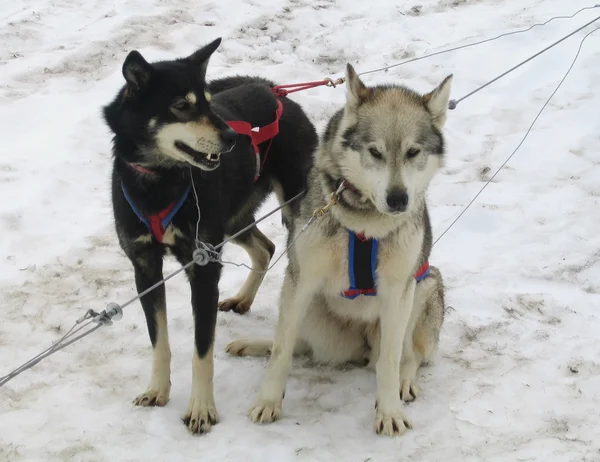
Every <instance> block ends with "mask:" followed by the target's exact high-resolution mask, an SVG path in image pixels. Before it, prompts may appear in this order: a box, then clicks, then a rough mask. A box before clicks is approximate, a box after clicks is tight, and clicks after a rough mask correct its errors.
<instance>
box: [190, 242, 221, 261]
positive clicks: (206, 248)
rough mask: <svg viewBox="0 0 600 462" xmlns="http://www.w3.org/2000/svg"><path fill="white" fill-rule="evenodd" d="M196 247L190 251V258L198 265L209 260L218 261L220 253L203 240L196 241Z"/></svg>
mask: <svg viewBox="0 0 600 462" xmlns="http://www.w3.org/2000/svg"><path fill="white" fill-rule="evenodd" d="M196 244H197V245H198V248H197V249H196V250H194V253H192V259H193V260H194V263H196V265H198V266H206V265H208V264H209V263H210V262H211V261H219V258H220V256H221V254H220V253H219V252H217V251H216V250H215V247H214V246H213V245H211V244H206V243H205V242H197V243H196Z"/></svg>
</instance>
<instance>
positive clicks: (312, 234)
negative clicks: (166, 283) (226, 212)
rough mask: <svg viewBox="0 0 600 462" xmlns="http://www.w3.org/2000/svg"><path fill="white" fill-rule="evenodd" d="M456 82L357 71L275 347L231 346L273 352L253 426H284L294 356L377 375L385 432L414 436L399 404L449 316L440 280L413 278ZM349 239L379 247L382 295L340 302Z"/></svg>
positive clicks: (294, 252)
mask: <svg viewBox="0 0 600 462" xmlns="http://www.w3.org/2000/svg"><path fill="white" fill-rule="evenodd" d="M450 82H451V80H450V78H447V79H446V80H444V82H443V83H442V84H441V85H440V86H439V87H438V88H436V89H435V90H433V91H432V92H431V93H429V94H426V95H419V94H417V93H415V92H414V91H412V90H409V89H407V88H405V87H401V86H392V85H388V86H378V87H373V88H368V87H366V86H365V85H364V84H363V83H362V82H361V81H360V79H359V78H358V76H357V75H356V73H355V72H354V69H352V67H351V66H350V65H349V66H348V72H347V87H348V98H347V103H346V106H345V107H344V108H343V109H342V110H340V111H338V112H337V113H336V114H335V115H334V116H333V117H332V119H331V120H330V122H329V124H328V126H327V128H326V130H325V133H324V136H323V138H322V140H321V144H320V146H319V149H318V151H317V153H316V156H315V167H314V168H313V169H312V171H311V173H310V174H309V177H308V191H307V194H306V196H305V197H304V198H303V199H302V202H301V205H300V210H299V212H298V213H297V214H296V215H295V216H294V218H293V221H292V224H291V230H290V238H294V236H295V237H297V239H296V240H295V241H294V245H293V246H292V248H291V250H290V253H289V264H288V267H287V270H286V275H285V280H284V285H283V288H282V293H281V300H280V315H279V320H278V324H277V330H276V336H275V340H274V341H273V342H272V343H271V342H269V341H264V340H261V341H256V340H247V339H244V340H238V341H236V342H233V343H231V344H230V345H229V346H228V347H227V350H228V351H229V352H230V353H231V354H237V355H240V356H255V355H268V354H271V359H270V361H269V365H268V368H267V374H266V377H265V380H264V382H263V385H262V387H261V392H260V395H259V399H258V401H257V403H256V405H255V406H254V407H253V409H252V410H251V412H250V417H251V419H252V420H253V421H255V422H260V423H266V422H271V421H273V420H276V419H277V418H278V417H279V415H280V413H281V403H282V399H283V393H284V390H285V380H286V377H287V373H288V372H289V369H290V367H291V356H292V353H295V354H307V353H308V354H311V355H312V356H313V358H314V359H315V360H316V361H318V362H323V363H328V364H341V363H348V362H351V363H364V362H365V361H367V362H368V363H369V364H370V365H372V366H375V367H376V370H377V379H378V380H377V382H378V387H377V412H376V423H375V428H376V431H377V433H382V434H385V435H400V434H402V433H403V432H404V431H406V429H407V428H410V423H409V422H408V420H407V419H406V418H405V417H404V413H403V409H402V404H401V403H402V402H401V400H404V401H409V400H412V399H414V398H415V397H416V395H417V386H416V379H417V372H418V369H419V367H420V366H421V365H422V364H423V363H425V362H427V361H429V360H430V359H431V358H432V357H433V356H434V354H435V352H436V349H437V345H438V341H439V334H440V329H441V326H442V323H443V318H444V287H443V281H442V277H441V274H440V272H439V270H438V269H437V268H435V267H431V273H430V275H429V276H428V277H427V278H425V279H423V280H422V281H421V282H419V283H418V284H416V283H415V278H414V275H415V272H416V271H417V270H418V269H419V268H421V266H422V265H423V264H424V263H425V262H426V261H428V259H429V255H430V252H431V246H432V232H431V224H430V220H429V214H428V211H427V204H426V200H425V197H426V192H427V187H428V185H429V183H430V181H431V179H432V178H433V176H434V174H435V173H436V172H437V171H438V170H439V168H440V167H441V165H442V161H443V155H444V140H443V136H442V132H441V131H442V128H443V125H444V122H445V117H446V114H445V108H446V105H447V102H448V98H449V90H450ZM441 108H443V110H442V109H441ZM342 181H345V182H346V184H349V186H348V187H347V188H346V189H345V190H343V191H342V192H341V194H340V195H339V197H338V198H337V204H336V205H334V206H333V207H332V208H331V209H330V210H329V212H328V213H327V214H326V215H325V216H323V217H322V218H320V219H319V220H318V221H316V222H315V223H314V224H312V225H311V226H310V227H308V228H307V229H306V231H305V232H304V234H303V235H301V236H298V234H299V233H300V230H301V229H302V228H303V226H304V225H305V224H306V223H307V222H308V221H309V220H310V218H311V217H312V216H313V213H314V211H315V210H317V209H319V208H321V207H323V206H324V205H325V204H327V203H328V201H329V200H330V197H331V195H332V193H334V192H336V190H337V189H338V187H339V186H340V184H341V183H342ZM398 192H401V193H402V194H405V195H406V198H407V201H406V204H404V205H403V208H402V210H399V208H398V207H397V204H396V203H394V202H393V201H392V200H391V199H390V197H391V196H393V194H399V193H398ZM348 229H349V230H352V231H353V232H355V233H361V232H362V233H365V235H366V236H367V237H372V238H377V239H378V240H379V251H378V260H377V290H378V294H377V296H375V297H365V296H359V297H358V298H356V299H354V300H348V299H345V298H343V297H341V296H340V292H342V291H343V290H345V289H346V288H347V287H348V258H347V242H348V233H347V230H348ZM290 242H291V241H290ZM400 345H402V346H400Z"/></svg>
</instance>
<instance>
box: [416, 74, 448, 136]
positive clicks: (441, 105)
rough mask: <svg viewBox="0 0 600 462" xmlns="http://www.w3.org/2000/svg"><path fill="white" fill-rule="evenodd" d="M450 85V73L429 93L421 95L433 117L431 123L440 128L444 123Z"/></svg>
mask: <svg viewBox="0 0 600 462" xmlns="http://www.w3.org/2000/svg"><path fill="white" fill-rule="evenodd" d="M451 86H452V74H450V75H449V76H448V77H446V78H445V79H444V81H443V82H442V83H441V84H440V85H439V86H438V87H437V88H436V89H435V90H433V91H432V92H431V93H427V94H426V95H424V96H423V102H424V103H425V105H426V106H427V109H429V112H430V113H431V117H432V118H433V125H435V126H436V127H437V128H439V129H440V130H441V129H442V128H444V124H445V123H446V113H447V112H448V101H449V100H450V87H451Z"/></svg>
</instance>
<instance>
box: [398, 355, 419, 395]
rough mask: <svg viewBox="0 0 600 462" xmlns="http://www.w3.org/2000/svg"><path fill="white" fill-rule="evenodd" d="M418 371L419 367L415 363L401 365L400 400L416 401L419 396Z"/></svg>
mask: <svg viewBox="0 0 600 462" xmlns="http://www.w3.org/2000/svg"><path fill="white" fill-rule="evenodd" d="M418 370H419V367H418V366H417V364H416V363H415V362H414V361H413V362H403V363H402V364H400V399H402V401H414V400H415V399H416V398H417V396H418V395H419V387H418V386H417V371H418Z"/></svg>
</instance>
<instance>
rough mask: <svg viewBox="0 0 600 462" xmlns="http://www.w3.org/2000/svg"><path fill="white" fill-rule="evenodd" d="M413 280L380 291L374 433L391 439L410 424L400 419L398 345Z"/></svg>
mask: <svg viewBox="0 0 600 462" xmlns="http://www.w3.org/2000/svg"><path fill="white" fill-rule="evenodd" d="M415 286H416V283H415V280H414V279H413V278H411V279H410V280H409V282H408V283H407V284H401V283H399V284H395V285H394V286H393V287H389V290H385V291H383V290H382V291H381V292H380V296H381V297H382V300H381V312H380V323H379V325H380V329H381V340H380V342H381V343H380V352H379V358H378V360H377V364H376V367H375V369H376V374H377V402H376V405H375V407H376V410H377V415H376V418H375V431H376V432H377V433H380V434H383V435H387V436H395V435H402V434H403V433H404V432H405V431H406V430H407V429H408V428H410V422H409V421H408V420H407V419H406V417H405V416H404V411H403V404H402V400H401V399H400V394H399V393H398V377H399V374H400V360H401V359H402V344H403V340H404V335H405V333H406V327H407V325H408V322H409V319H410V313H411V310H412V306H413V301H414V293H415Z"/></svg>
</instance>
